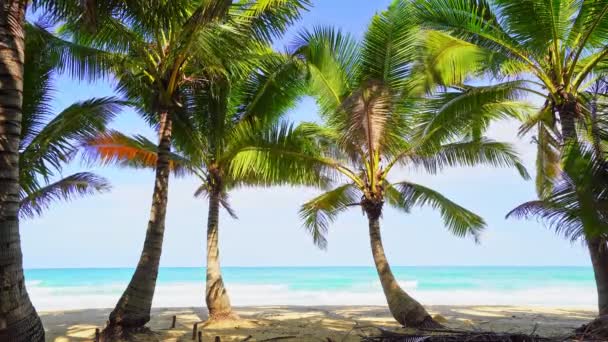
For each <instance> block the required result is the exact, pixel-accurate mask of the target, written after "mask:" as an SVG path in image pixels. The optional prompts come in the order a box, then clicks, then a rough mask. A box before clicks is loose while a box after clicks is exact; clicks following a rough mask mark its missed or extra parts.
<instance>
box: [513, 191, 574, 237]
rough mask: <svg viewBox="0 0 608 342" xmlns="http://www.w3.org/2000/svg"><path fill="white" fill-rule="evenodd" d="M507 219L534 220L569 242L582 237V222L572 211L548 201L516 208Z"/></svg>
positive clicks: (528, 203)
mask: <svg viewBox="0 0 608 342" xmlns="http://www.w3.org/2000/svg"><path fill="white" fill-rule="evenodd" d="M507 218H516V219H531V218H536V219H538V220H539V221H540V222H543V223H545V224H547V225H548V226H549V227H551V228H552V229H554V230H555V231H556V233H557V234H559V235H563V236H564V237H565V238H566V239H569V240H570V241H576V240H579V239H581V238H583V237H584V228H583V223H582V220H581V219H580V218H579V217H577V216H576V214H575V213H573V212H572V211H570V210H568V209H566V208H564V207H560V206H559V205H556V204H555V203H551V202H549V201H541V200H539V201H530V202H526V203H523V204H521V205H519V206H517V207H516V208H515V209H513V210H511V211H510V212H509V213H508V214H507Z"/></svg>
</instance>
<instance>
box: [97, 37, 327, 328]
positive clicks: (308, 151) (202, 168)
mask: <svg viewBox="0 0 608 342" xmlns="http://www.w3.org/2000/svg"><path fill="white" fill-rule="evenodd" d="M246 58H247V57H246V56H242V57H241V60H239V61H228V62H227V63H228V64H233V67H236V68H229V69H228V70H226V73H225V74H224V75H216V76H211V75H209V76H208V77H207V82H206V83H205V84H201V85H199V86H196V87H194V88H192V89H190V91H189V94H188V95H187V100H186V103H187V106H185V108H184V110H185V111H187V112H189V114H187V115H186V116H187V117H189V118H190V119H191V120H192V122H191V126H192V127H193V128H194V129H193V130H192V131H191V132H192V134H191V135H189V136H188V137H186V139H184V137H178V136H176V137H175V142H174V144H175V146H176V147H177V149H178V151H179V153H177V154H176V153H174V154H172V157H171V162H172V164H171V165H172V166H171V167H172V169H173V171H174V172H175V173H178V174H179V173H183V172H184V171H186V172H187V173H189V174H194V175H196V176H197V177H198V178H199V179H200V180H201V183H202V184H201V186H200V187H199V188H198V189H197V190H196V193H195V195H196V196H199V197H200V196H203V197H205V198H207V200H208V203H209V213H208V218H207V220H208V221H207V272H206V275H207V276H206V278H207V279H206V293H205V300H206V303H207V308H208V309H209V319H210V320H223V319H234V318H236V317H237V316H236V314H235V313H234V312H233V311H232V306H231V304H230V299H229V296H228V292H227V290H226V287H225V285H224V281H223V279H222V275H221V269H220V259H219V241H218V234H219V210H220V207H223V208H224V209H226V210H227V212H228V213H229V214H230V215H231V216H232V217H234V218H236V215H235V212H234V211H233V210H232V209H231V207H230V204H229V201H228V194H229V192H230V191H231V190H234V189H236V188H239V187H243V186H269V185H281V184H305V185H317V184H322V181H323V177H319V175H318V173H317V172H316V171H317V168H316V167H315V166H314V163H306V161H305V160H301V159H300V157H301V156H314V155H315V151H316V147H315V145H314V144H313V141H312V140H311V139H308V138H307V136H306V135H305V134H304V132H303V131H302V130H298V129H293V128H291V126H290V125H288V124H286V123H284V122H283V123H276V120H277V119H278V118H280V117H281V116H283V115H284V114H285V113H286V111H287V110H289V109H290V108H291V107H292V106H293V105H294V103H295V100H296V99H297V97H298V96H299V95H301V94H302V91H303V90H304V88H303V84H304V78H303V73H302V71H301V70H302V69H301V67H300V66H299V65H300V63H299V62H297V61H295V60H291V59H290V58H287V57H285V56H282V55H279V54H276V53H272V52H271V51H270V48H266V49H264V51H263V53H262V54H261V55H260V56H255V57H254V58H253V59H254V60H255V61H254V62H245V63H243V62H244V61H243V60H244V59H246ZM243 64H248V65H249V67H248V69H249V71H247V72H244V71H243V70H242V68H241V67H242V65H243ZM87 150H88V151H89V152H88V156H89V158H93V159H97V160H100V161H101V162H102V163H117V164H119V165H121V166H126V167H149V166H153V163H154V161H155V160H156V159H157V157H158V153H157V152H158V149H157V148H156V147H155V146H154V144H153V143H151V142H150V141H149V140H147V139H145V138H144V137H134V138H131V137H127V136H124V135H122V134H120V133H118V132H114V133H112V134H107V135H103V136H101V137H99V138H98V139H95V140H93V141H91V142H90V143H89V144H88V145H87Z"/></svg>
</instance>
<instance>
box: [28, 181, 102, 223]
mask: <svg viewBox="0 0 608 342" xmlns="http://www.w3.org/2000/svg"><path fill="white" fill-rule="evenodd" d="M109 189H110V185H109V183H108V182H107V180H106V179H104V178H102V177H99V176H97V175H95V174H92V173H89V172H80V173H75V174H73V175H70V176H67V177H65V178H62V179H60V180H58V181H56V182H53V183H50V184H46V185H45V186H43V187H41V188H38V189H35V190H33V191H28V192H25V191H22V198H21V201H20V203H19V215H20V216H21V217H22V218H33V217H35V216H40V215H42V213H43V212H44V211H45V210H47V209H48V208H49V207H50V206H51V205H52V204H53V203H54V202H57V201H71V200H73V199H75V198H77V197H83V196H88V195H94V194H97V193H103V192H106V191H108V190H109Z"/></svg>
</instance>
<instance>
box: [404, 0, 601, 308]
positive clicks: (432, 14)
mask: <svg viewBox="0 0 608 342" xmlns="http://www.w3.org/2000/svg"><path fill="white" fill-rule="evenodd" d="M416 7H417V9H418V10H417V13H416V16H417V18H419V19H420V22H421V23H422V25H423V26H424V27H425V28H426V29H427V32H426V36H427V47H428V49H427V51H426V53H427V57H426V60H427V61H428V62H432V65H431V63H427V64H428V65H427V67H428V68H429V70H430V71H429V73H430V74H432V75H434V77H435V78H436V80H438V81H439V82H446V83H452V84H462V83H464V81H465V80H466V78H467V77H469V76H471V75H473V76H482V75H490V76H494V77H497V78H499V79H504V78H516V79H520V80H521V81H524V82H523V83H524V84H518V85H517V87H518V88H519V89H520V90H522V91H524V92H526V93H528V94H534V95H535V96H539V97H541V98H543V99H544V100H545V103H544V106H543V107H542V108H541V110H540V111H538V113H537V114H535V115H533V116H531V117H530V118H528V119H527V120H526V121H525V122H524V125H523V126H522V133H526V132H528V131H530V130H531V129H533V128H537V137H536V142H537V146H538V154H537V180H536V184H537V192H538V194H539V197H541V198H544V197H547V196H551V193H552V186H553V182H554V181H555V179H556V178H558V177H559V176H560V174H561V172H560V159H561V157H560V154H561V151H562V150H563V148H564V146H566V145H567V143H568V142H573V141H574V142H575V143H576V141H577V140H578V139H579V138H580V137H579V136H578V135H579V134H580V133H581V132H584V131H585V130H586V125H585V124H586V122H588V121H589V120H590V119H591V118H590V116H591V104H590V101H589V98H590V97H589V96H588V93H589V91H590V90H591V89H590V87H591V86H592V85H593V84H594V83H595V80H596V79H597V78H598V77H601V75H602V74H603V73H604V72H605V67H606V57H608V48H607V47H606V46H608V45H607V43H608V36H607V35H606V30H607V29H608V16H607V13H608V4H607V3H606V2H605V1H599V0H597V1H596V0H586V1H574V0H560V1H552V2H547V1H542V0H526V1H506V0H492V1H462V0H418V1H416ZM530 18H534V20H530ZM448 66H449V67H448ZM450 68H451V70H449V69H450ZM577 126H578V127H577ZM570 176H571V177H574V176H575V175H570ZM598 239H600V238H599V237H591V236H590V237H588V239H587V242H588V244H589V245H598V246H606V242H605V241H603V240H601V239H600V240H598ZM606 248H608V246H606ZM606 248H591V249H590V253H591V259H592V260H597V259H601V258H604V257H603V256H601V253H603V252H602V251H606ZM605 258H607V259H608V256H606V257H605ZM594 271H595V272H596V279H608V269H607V268H606V267H600V268H594ZM598 272H599V273H606V274H605V275H601V276H600V275H599V274H597V273H598ZM597 286H598V289H599V288H605V287H608V283H607V284H599V283H598V284H597ZM603 310H604V309H602V307H600V311H602V312H603Z"/></svg>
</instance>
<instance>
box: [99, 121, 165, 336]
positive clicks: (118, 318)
mask: <svg viewBox="0 0 608 342" xmlns="http://www.w3.org/2000/svg"><path fill="white" fill-rule="evenodd" d="M160 119H161V120H160V132H159V144H158V158H157V161H156V178H155V181H154V193H153V195H152V208H151V210H150V221H149V222H148V229H147V231H146V239H145V241H144V247H143V250H142V252H141V256H140V258H139V263H138V264H137V268H136V269H135V273H134V274H133V277H132V278H131V282H130V283H129V286H128V287H127V289H126V290H125V292H124V293H123V294H122V296H121V297H120V300H119V301H118V303H117V304H116V307H115V308H114V310H113V311H112V313H111V314H110V324H109V326H108V327H107V328H106V331H105V335H106V336H114V335H119V334H123V333H125V332H128V331H129V330H133V329H137V328H141V327H143V326H144V325H145V324H146V323H148V322H149V321H150V310H151V308H152V299H153V297H154V290H155V288H156V278H157V276H158V268H159V263H160V256H161V252H162V247H163V236H164V233H165V216H166V212H167V193H168V190H169V172H170V168H169V153H170V151H171V128H172V121H171V117H170V115H169V113H168V112H167V111H166V110H165V111H162V112H161V115H160Z"/></svg>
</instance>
